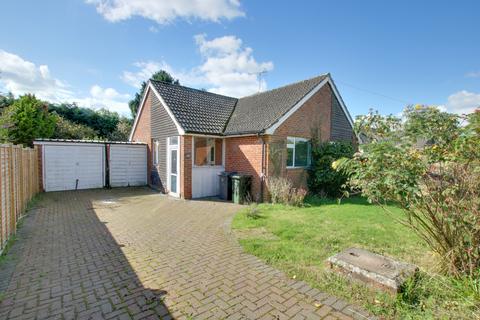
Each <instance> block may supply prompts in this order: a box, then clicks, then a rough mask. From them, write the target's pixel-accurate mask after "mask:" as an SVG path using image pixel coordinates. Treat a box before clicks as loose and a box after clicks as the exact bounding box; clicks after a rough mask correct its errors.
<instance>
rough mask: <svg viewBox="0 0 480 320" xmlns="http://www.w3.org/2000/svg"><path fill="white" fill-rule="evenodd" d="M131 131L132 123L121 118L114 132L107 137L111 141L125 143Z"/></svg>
mask: <svg viewBox="0 0 480 320" xmlns="http://www.w3.org/2000/svg"><path fill="white" fill-rule="evenodd" d="M130 130H132V122H131V121H130V120H129V119H126V118H122V119H120V121H119V122H118V124H117V127H116V128H115V130H114V131H113V132H112V133H111V134H110V135H109V136H108V140H111V141H127V140H128V137H129V135H130Z"/></svg>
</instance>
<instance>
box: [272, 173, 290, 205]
mask: <svg viewBox="0 0 480 320" xmlns="http://www.w3.org/2000/svg"><path fill="white" fill-rule="evenodd" d="M267 188H268V191H269V192H270V201H271V202H272V203H283V204H287V203H288V199H289V197H290V190H291V189H292V183H291V182H290V181H288V180H287V179H285V178H282V177H271V178H268V180H267Z"/></svg>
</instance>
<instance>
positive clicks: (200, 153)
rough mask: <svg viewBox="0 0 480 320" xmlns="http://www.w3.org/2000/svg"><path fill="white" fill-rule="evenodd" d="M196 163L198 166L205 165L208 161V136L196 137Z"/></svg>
mask: <svg viewBox="0 0 480 320" xmlns="http://www.w3.org/2000/svg"><path fill="white" fill-rule="evenodd" d="M194 139H195V141H194V147H195V150H194V155H193V156H194V163H195V165H196V166H205V165H207V163H208V161H207V160H208V146H207V139H206V138H199V137H195V138H194Z"/></svg>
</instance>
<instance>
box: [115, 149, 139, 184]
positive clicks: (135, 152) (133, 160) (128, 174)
mask: <svg viewBox="0 0 480 320" xmlns="http://www.w3.org/2000/svg"><path fill="white" fill-rule="evenodd" d="M146 164H147V148H146V146H145V145H129V144H111V145H110V186H112V187H131V186H144V185H146V184H147V166H146Z"/></svg>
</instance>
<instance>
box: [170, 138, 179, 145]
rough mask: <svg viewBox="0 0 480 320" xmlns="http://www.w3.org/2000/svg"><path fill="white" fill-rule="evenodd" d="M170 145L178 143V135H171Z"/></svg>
mask: <svg viewBox="0 0 480 320" xmlns="http://www.w3.org/2000/svg"><path fill="white" fill-rule="evenodd" d="M170 145H171V146H176V145H178V137H170Z"/></svg>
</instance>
